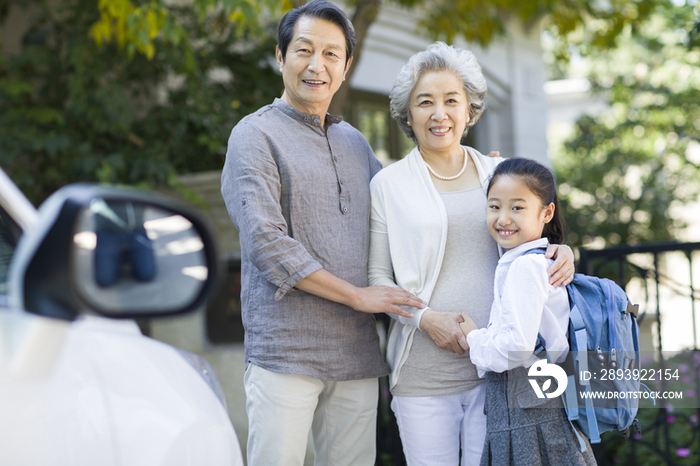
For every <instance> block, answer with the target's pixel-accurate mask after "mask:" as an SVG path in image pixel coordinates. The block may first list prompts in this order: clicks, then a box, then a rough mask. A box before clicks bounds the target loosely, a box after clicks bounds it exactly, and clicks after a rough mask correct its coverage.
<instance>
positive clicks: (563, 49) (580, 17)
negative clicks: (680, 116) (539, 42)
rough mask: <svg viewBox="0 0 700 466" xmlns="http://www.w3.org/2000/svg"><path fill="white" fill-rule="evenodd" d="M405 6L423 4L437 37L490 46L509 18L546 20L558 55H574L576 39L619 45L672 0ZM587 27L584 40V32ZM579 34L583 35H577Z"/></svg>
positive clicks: (472, 0)
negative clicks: (629, 30) (625, 34)
mask: <svg viewBox="0 0 700 466" xmlns="http://www.w3.org/2000/svg"><path fill="white" fill-rule="evenodd" d="M398 2H399V3H400V4H403V5H407V6H411V7H419V6H423V7H424V10H425V18H424V20H423V21H422V22H421V28H424V29H425V30H427V31H428V32H429V33H431V34H433V35H434V36H435V37H438V38H444V39H447V40H448V41H452V40H453V39H454V38H455V37H456V36H458V35H461V36H462V37H464V39H465V40H467V41H468V42H476V43H479V44H481V45H488V44H489V43H490V42H491V41H492V40H493V39H494V38H495V37H498V36H500V35H504V34H507V27H508V26H509V23H508V21H509V20H511V19H517V20H519V22H521V23H522V24H525V26H526V27H532V26H534V25H535V24H536V23H537V22H539V21H542V22H543V24H542V25H543V27H544V28H545V29H546V30H548V31H549V32H550V33H551V34H552V35H553V37H554V38H555V39H556V41H557V47H556V49H555V54H556V56H557V58H560V59H567V58H568V57H569V50H570V49H569V45H570V44H571V43H575V44H583V45H584V46H585V47H589V48H592V49H594V50H604V49H606V48H609V47H611V46H612V45H614V44H615V43H616V40H617V37H618V36H619V35H620V34H621V33H622V32H623V31H624V30H625V29H626V28H632V29H633V30H636V29H637V28H638V27H639V24H641V23H642V22H643V21H644V20H645V19H646V18H647V17H648V16H649V15H650V14H651V13H652V12H653V11H654V9H655V7H656V6H658V5H666V4H668V3H669V2H668V1H667V0H635V1H630V0H610V1H606V2H600V1H598V0H565V1H562V0H539V1H536V2H535V1H522V0H436V1H430V2H426V1H424V0H398ZM584 29H585V31H586V35H585V40H584V41H578V40H577V38H579V37H582V36H581V35H580V33H581V32H582V31H583V30H584ZM574 33H579V34H578V35H576V34H574Z"/></svg>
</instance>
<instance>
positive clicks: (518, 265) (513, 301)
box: [467, 238, 569, 377]
mask: <svg viewBox="0 0 700 466" xmlns="http://www.w3.org/2000/svg"><path fill="white" fill-rule="evenodd" d="M548 244H549V242H548V241H547V238H540V239H538V240H535V241H530V242H528V243H525V244H521V245H520V246H518V247H515V248H513V249H510V250H508V251H506V252H505V253H504V254H503V256H501V259H500V260H499V261H498V267H496V277H495V280H494V285H493V286H494V291H493V307H492V308H491V317H490V318H489V324H488V326H487V327H486V328H482V329H479V330H475V331H473V332H471V333H469V335H468V336H467V343H469V357H470V358H471V360H472V362H473V363H474V365H475V366H476V367H477V369H478V370H479V376H481V377H483V376H484V374H485V373H486V372H489V371H492V372H505V371H507V370H510V369H514V368H516V367H518V366H523V367H530V366H531V365H532V364H534V363H535V362H536V361H538V358H537V357H536V356H534V355H533V353H532V352H533V350H534V348H535V342H536V341H537V334H538V333H540V334H542V337H543V338H544V339H545V341H546V343H547V345H546V346H547V353H548V355H549V357H550V359H551V360H552V361H554V362H560V361H562V360H563V359H564V358H565V357H566V354H567V352H568V350H569V344H568V342H567V338H566V332H567V329H568V326H569V298H568V296H567V294H566V288H565V287H563V286H558V287H554V286H552V285H550V284H549V276H548V275H547V270H548V269H549V267H550V266H551V264H552V260H551V259H545V257H544V254H527V255H524V253H525V252H527V251H529V250H530V249H533V248H542V247H547V245H548Z"/></svg>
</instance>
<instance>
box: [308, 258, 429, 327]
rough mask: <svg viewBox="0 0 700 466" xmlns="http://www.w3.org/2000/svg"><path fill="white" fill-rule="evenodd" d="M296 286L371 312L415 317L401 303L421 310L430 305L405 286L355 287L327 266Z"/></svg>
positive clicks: (362, 310) (359, 309) (361, 310)
mask: <svg viewBox="0 0 700 466" xmlns="http://www.w3.org/2000/svg"><path fill="white" fill-rule="evenodd" d="M295 288H297V289H299V290H302V291H305V292H307V293H311V294H314V295H316V296H320V297H321V298H325V299H328V300H330V301H334V302H336V303H341V304H345V305H347V306H350V307H351V308H353V309H354V310H356V311H360V312H367V313H370V314H379V313H381V312H390V313H392V314H398V315H400V316H404V317H409V318H411V317H413V314H411V313H410V312H407V311H405V310H403V309H402V308H401V307H399V306H411V307H417V308H419V309H423V308H424V307H425V306H426V303H425V301H423V300H422V299H418V298H416V297H415V296H414V295H412V294H411V293H409V292H408V291H406V290H404V289H401V288H395V287H390V286H368V287H365V288H363V287H358V286H354V285H352V284H350V283H348V282H346V281H345V280H343V279H341V278H338V277H336V276H335V275H333V274H332V273H330V272H329V271H327V270H325V269H321V270H317V271H316V272H314V273H312V274H311V275H309V276H308V277H306V278H303V279H301V280H299V282H298V283H297V284H296V285H295Z"/></svg>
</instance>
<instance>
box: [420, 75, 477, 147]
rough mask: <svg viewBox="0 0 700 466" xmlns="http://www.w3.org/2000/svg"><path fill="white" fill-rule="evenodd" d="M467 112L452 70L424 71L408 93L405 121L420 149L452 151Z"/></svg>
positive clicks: (459, 135)
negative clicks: (406, 120) (406, 119)
mask: <svg viewBox="0 0 700 466" xmlns="http://www.w3.org/2000/svg"><path fill="white" fill-rule="evenodd" d="M468 115H469V102H467V95H466V94H465V92H464V86H463V85H462V80H461V79H460V78H458V77H457V76H456V75H455V74H454V73H452V72H449V71H431V72H428V73H425V74H423V76H421V77H420V79H419V80H418V83H416V87H415V88H414V89H413V92H411V97H410V101H409V105H408V124H409V125H411V128H412V129H413V132H414V134H415V135H416V139H417V140H418V146H419V147H420V148H421V150H422V151H427V152H434V153H441V152H447V153H450V152H451V151H456V150H457V149H458V148H459V143H460V140H461V139H462V134H463V133H464V128H465V126H466V125H467V123H468V121H469V116H468Z"/></svg>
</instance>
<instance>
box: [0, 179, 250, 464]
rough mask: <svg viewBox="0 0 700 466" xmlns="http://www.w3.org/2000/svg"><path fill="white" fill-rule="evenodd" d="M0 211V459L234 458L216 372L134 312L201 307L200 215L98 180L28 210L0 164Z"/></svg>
mask: <svg viewBox="0 0 700 466" xmlns="http://www.w3.org/2000/svg"><path fill="white" fill-rule="evenodd" d="M0 207H1V208H0V465H3V466H25V465H26V466H34V465H36V466H39V465H41V466H46V465H51V466H80V465H85V466H87V465H89V466H112V465H114V466H140V465H143V466H156V465H163V466H165V465H167V466H173V465H197V466H200V465H207V466H219V465H221V466H223V465H226V466H231V465H233V466H238V465H242V464H243V460H242V457H241V451H240V447H239V444H238V440H237V437H236V433H235V432H234V429H233V426H232V424H231V421H230V419H229V417H228V414H227V410H226V403H225V401H224V398H223V393H222V390H221V386H220V385H219V382H218V380H217V379H216V375H215V374H214V372H213V370H212V369H211V367H210V366H209V365H208V364H207V363H206V361H205V360H204V359H202V358H200V357H198V356H196V355H194V354H191V353H186V352H184V351H181V350H178V349H176V348H174V347H172V346H169V345H166V344H164V343H161V342H158V341H156V340H153V339H151V338H148V337H146V336H144V335H142V334H141V332H140V330H139V327H138V326H137V325H136V323H135V322H134V321H133V320H131V319H133V318H137V317H157V316H162V315H172V314H177V313H182V312H188V311H190V310H194V309H197V308H201V307H202V304H203V302H204V300H205V299H206V297H207V295H208V294H209V293H210V291H211V290H212V285H213V283H214V280H215V279H216V277H215V275H216V273H215V272H216V263H217V258H216V251H215V248H214V243H213V240H212V238H211V236H210V234H209V231H208V230H207V228H206V226H205V225H204V224H203V223H202V222H201V220H200V219H199V217H198V216H197V215H195V214H193V213H192V212H190V211H188V210H187V209H186V208H184V207H182V206H181V205H179V204H176V203H175V202H174V201H172V200H170V199H169V198H165V197H163V196H156V195H154V194H150V193H146V192H143V191H137V190H129V189H117V188H105V187H99V186H95V185H72V186H68V187H66V188H62V189H60V190H59V191H57V192H56V193H54V194H53V195H52V196H51V197H50V198H49V199H47V200H46V202H44V203H43V204H42V206H41V207H40V209H39V210H38V211H37V210H36V209H35V208H34V207H33V206H32V205H31V203H29V202H28V201H27V200H26V198H25V197H24V196H23V195H22V193H21V192H20V191H19V190H18V189H17V188H16V186H15V185H14V184H13V183H12V181H11V180H10V179H9V178H8V177H7V176H6V175H5V173H4V172H2V171H0ZM105 316H106V317H105Z"/></svg>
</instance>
